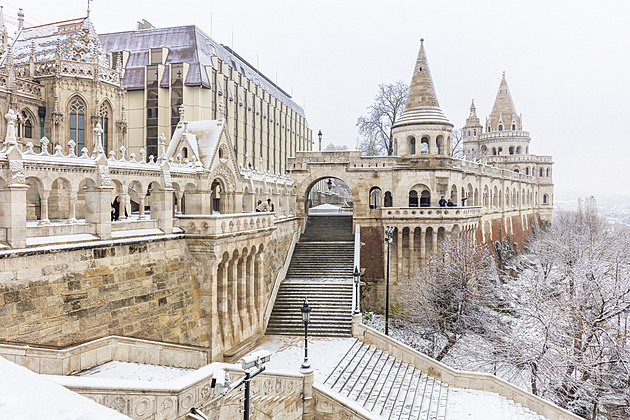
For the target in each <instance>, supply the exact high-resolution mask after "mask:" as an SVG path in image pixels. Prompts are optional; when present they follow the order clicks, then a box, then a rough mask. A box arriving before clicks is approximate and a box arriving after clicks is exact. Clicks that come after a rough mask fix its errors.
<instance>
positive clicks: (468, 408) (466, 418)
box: [446, 388, 504, 420]
mask: <svg viewBox="0 0 630 420" xmlns="http://www.w3.org/2000/svg"><path fill="white" fill-rule="evenodd" d="M446 419H447V420H503V419H504V416H503V410H502V408H501V397H499V394H494V393H492V392H485V391H475V390H472V389H461V388H449V391H448V408H447V411H446Z"/></svg>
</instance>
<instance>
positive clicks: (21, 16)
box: [17, 7, 24, 32]
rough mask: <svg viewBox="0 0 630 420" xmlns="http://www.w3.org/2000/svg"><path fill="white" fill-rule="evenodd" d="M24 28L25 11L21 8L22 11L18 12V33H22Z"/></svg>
mask: <svg viewBox="0 0 630 420" xmlns="http://www.w3.org/2000/svg"><path fill="white" fill-rule="evenodd" d="M22 28H24V10H22V8H21V7H20V10H18V28H17V30H18V32H19V31H21V30H22Z"/></svg>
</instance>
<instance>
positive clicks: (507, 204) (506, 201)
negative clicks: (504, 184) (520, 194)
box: [505, 188, 510, 207]
mask: <svg viewBox="0 0 630 420" xmlns="http://www.w3.org/2000/svg"><path fill="white" fill-rule="evenodd" d="M505 207H510V190H509V189H507V188H506V189H505Z"/></svg>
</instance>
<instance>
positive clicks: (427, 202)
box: [420, 190, 431, 207]
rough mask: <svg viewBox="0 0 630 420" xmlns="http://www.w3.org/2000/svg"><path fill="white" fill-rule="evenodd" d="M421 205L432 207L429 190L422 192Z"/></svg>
mask: <svg viewBox="0 0 630 420" xmlns="http://www.w3.org/2000/svg"><path fill="white" fill-rule="evenodd" d="M420 207H431V193H430V192H429V191H428V190H423V191H422V192H421V193H420Z"/></svg>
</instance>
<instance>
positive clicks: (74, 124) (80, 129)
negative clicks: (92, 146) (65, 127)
mask: <svg viewBox="0 0 630 420" xmlns="http://www.w3.org/2000/svg"><path fill="white" fill-rule="evenodd" d="M69 114H70V115H69V118H70V124H69V126H70V139H71V140H74V141H75V143H76V144H77V151H78V153H81V149H83V148H84V147H85V104H84V103H83V101H82V100H81V99H79V98H74V99H72V101H71V102H70V106H69Z"/></svg>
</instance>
